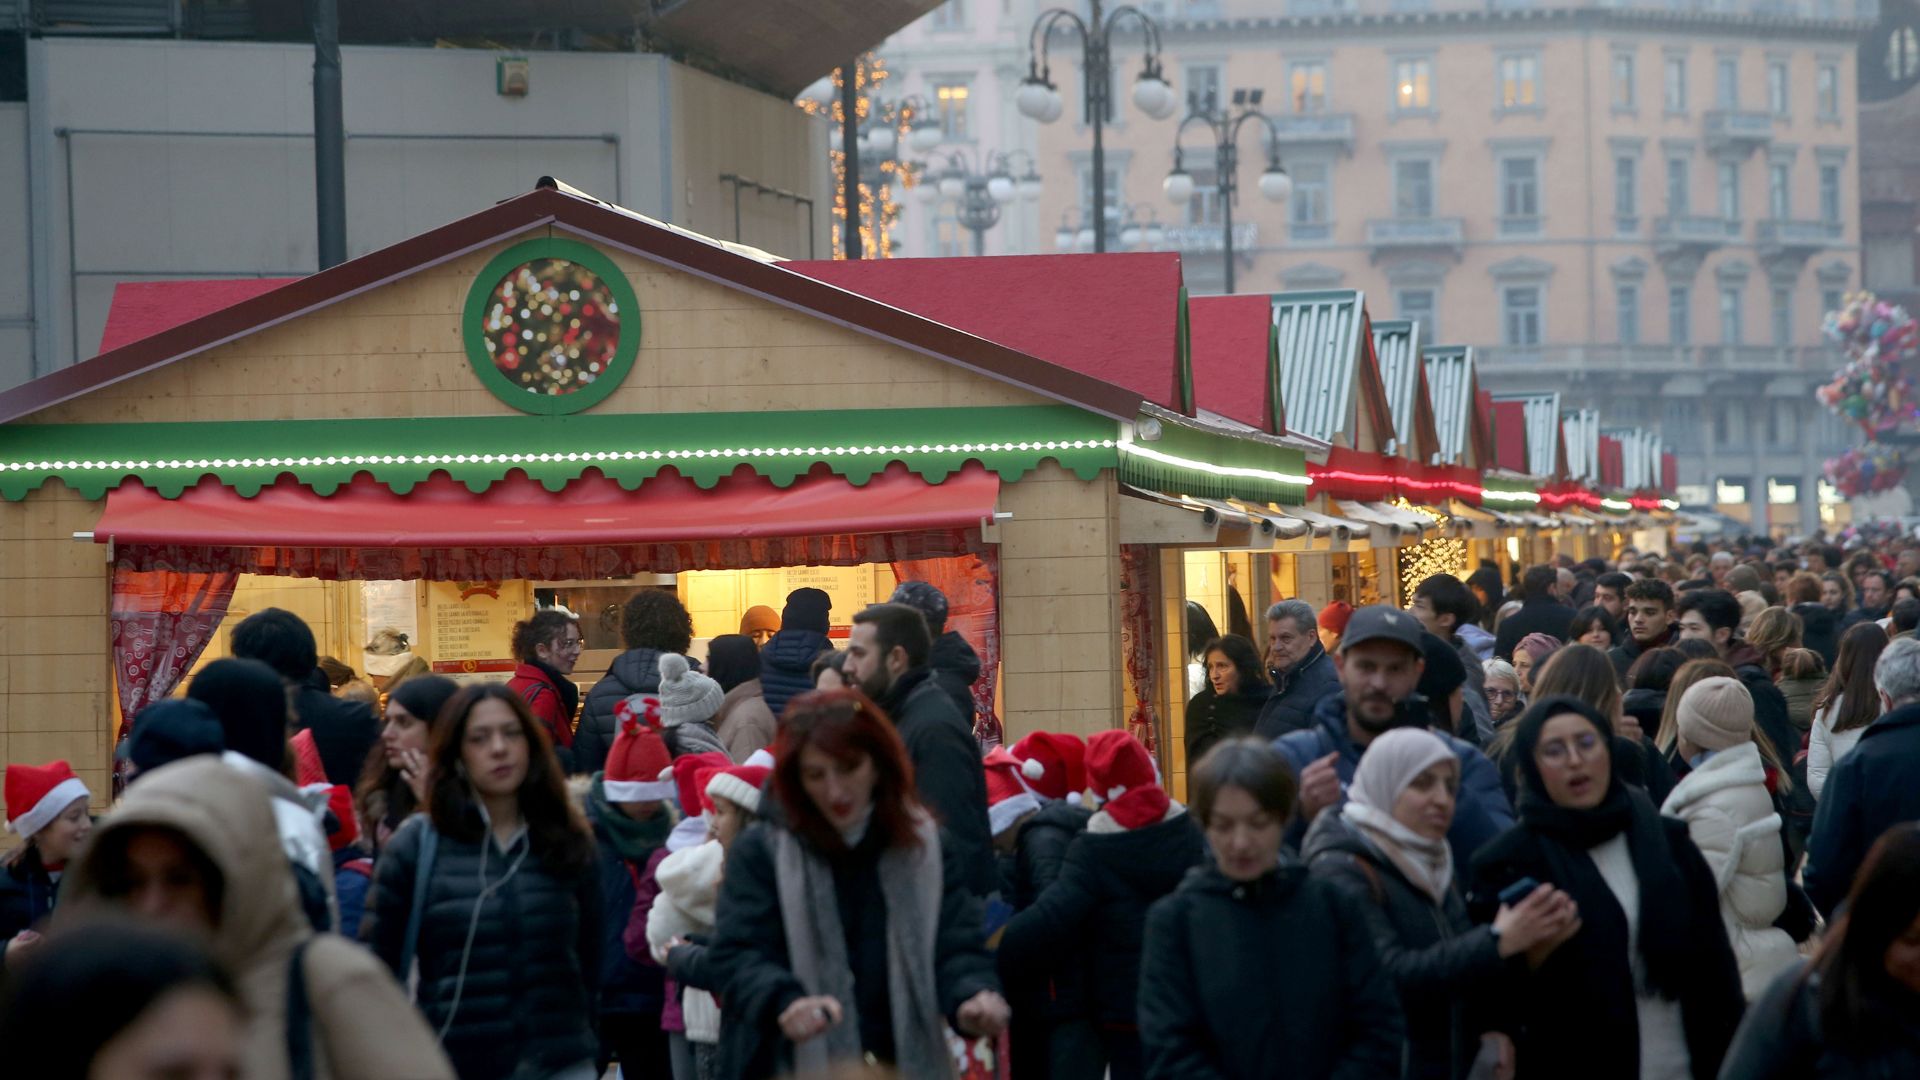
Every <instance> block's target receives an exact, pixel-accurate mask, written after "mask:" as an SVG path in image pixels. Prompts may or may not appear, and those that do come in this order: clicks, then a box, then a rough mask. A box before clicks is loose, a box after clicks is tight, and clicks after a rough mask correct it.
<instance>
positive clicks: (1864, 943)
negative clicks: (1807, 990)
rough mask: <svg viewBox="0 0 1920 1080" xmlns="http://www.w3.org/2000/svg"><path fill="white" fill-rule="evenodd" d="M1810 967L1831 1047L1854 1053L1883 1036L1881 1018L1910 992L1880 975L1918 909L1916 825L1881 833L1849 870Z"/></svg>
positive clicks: (1897, 1010) (1865, 1051)
mask: <svg viewBox="0 0 1920 1080" xmlns="http://www.w3.org/2000/svg"><path fill="white" fill-rule="evenodd" d="M1842 910H1843V912H1844V913H1843V914H1841V915H1840V916H1839V917H1838V918H1836V919H1835V920H1834V924H1833V927H1832V929H1830V930H1829V931H1828V933H1827V937H1826V940H1825V941H1824V942H1822V943H1821V945H1820V951H1819V953H1818V954H1817V955H1816V957H1815V959H1814V961H1813V966H1814V970H1816V971H1818V972H1819V973H1820V1027H1821V1029H1822V1032H1823V1033H1824V1035H1825V1036H1826V1040H1825V1041H1826V1042H1827V1044H1828V1045H1829V1046H1832V1047H1833V1048H1834V1049H1836V1050H1839V1051H1842V1052H1844V1053H1846V1054H1848V1055H1849V1056H1850V1057H1851V1056H1854V1055H1858V1056H1859V1057H1860V1058H1863V1059H1864V1058H1868V1057H1871V1053H1870V1051H1871V1050H1872V1048H1874V1047H1875V1046H1877V1045H1879V1043H1880V1040H1883V1039H1886V1038H1888V1035H1887V1034H1885V1033H1886V1032H1887V1031H1888V1018H1889V1017H1893V1016H1898V1015H1901V1014H1902V1013H1903V1011H1904V1010H1905V1008H1906V1007H1907V1006H1906V1002H1907V1001H1908V1000H1909V999H1910V997H1911V993H1910V992H1909V991H1908V990H1907V989H1906V988H1905V987H1903V986H1901V985H1900V984H1899V983H1896V982H1895V981H1894V980H1893V978H1892V977H1891V976H1889V975H1888V974H1887V960H1886V957H1887V948H1888V947H1889V946H1891V945H1892V944H1893V943H1894V942H1895V941H1897V940H1899V938H1900V937H1901V935H1903V934H1905V933H1906V931H1907V928H1908V927H1910V926H1912V925H1913V920H1914V916H1915V915H1916V914H1920V825H1916V824H1914V823H1912V822H1907V823H1904V824H1900V825H1895V826H1893V827H1892V828H1890V829H1888V830H1887V831H1886V832H1885V833H1882V834H1881V836H1880V839H1879V840H1877V841H1875V842H1874V845H1873V848H1872V850H1870V851H1869V852H1867V859H1866V862H1865V863H1863V864H1862V865H1861V867H1860V872H1859V873H1858V874H1856V875H1854V878H1853V888H1852V890H1851V891H1849V892H1848V894H1847V902H1846V905H1845V907H1844V908H1843V909H1842Z"/></svg>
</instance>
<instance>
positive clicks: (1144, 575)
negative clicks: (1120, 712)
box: [1120, 544, 1159, 759]
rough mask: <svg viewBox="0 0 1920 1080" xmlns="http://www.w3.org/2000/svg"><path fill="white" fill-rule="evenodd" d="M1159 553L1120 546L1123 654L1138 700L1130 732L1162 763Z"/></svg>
mask: <svg viewBox="0 0 1920 1080" xmlns="http://www.w3.org/2000/svg"><path fill="white" fill-rule="evenodd" d="M1156 551H1157V549H1156V548H1154V547H1153V546H1151V545H1148V544H1122V545H1120V654H1121V658H1122V663H1123V664H1124V665H1125V667H1126V675H1127V687H1128V689H1130V690H1131V691H1132V692H1133V700H1134V705H1133V712H1132V713H1130V714H1128V716H1127V730H1128V731H1129V732H1131V733H1132V734H1133V737H1134V738H1136V739H1139V740H1140V742H1141V743H1142V744H1144V745H1145V746H1146V748H1147V752H1148V753H1150V754H1153V755H1154V756H1155V758H1156V759H1158V757H1159V746H1158V743H1159V738H1158V737H1157V736H1156V734H1155V731H1156V728H1155V727H1154V716H1153V680H1154V665H1155V663H1156V662H1157V658H1156V656H1155V650H1154V642H1155V641H1157V640H1158V638H1157V637H1156V636H1155V632H1154V618H1153V616H1154V611H1155V609H1156V605H1155V604H1154V589H1153V564H1154V559H1155V557H1156Z"/></svg>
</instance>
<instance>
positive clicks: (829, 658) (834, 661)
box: [807, 649, 853, 686]
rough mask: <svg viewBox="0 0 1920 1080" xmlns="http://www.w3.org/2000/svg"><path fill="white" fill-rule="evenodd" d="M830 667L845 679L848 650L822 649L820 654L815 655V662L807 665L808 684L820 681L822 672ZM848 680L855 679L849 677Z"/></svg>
mask: <svg viewBox="0 0 1920 1080" xmlns="http://www.w3.org/2000/svg"><path fill="white" fill-rule="evenodd" d="M828 668H832V669H833V670H834V671H836V672H838V673H839V675H840V677H841V678H843V679H845V678H846V675H847V651H846V650H845V649H821V650H820V655H819V656H816V657H814V658H813V663H812V664H810V665H808V666H807V685H808V686H812V685H814V684H815V683H818V682H819V681H820V673H821V672H823V671H825V670H827V669H828ZM847 681H848V682H852V681H853V680H852V679H847Z"/></svg>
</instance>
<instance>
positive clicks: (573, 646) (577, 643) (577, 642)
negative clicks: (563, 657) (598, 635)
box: [555, 637, 587, 652]
mask: <svg viewBox="0 0 1920 1080" xmlns="http://www.w3.org/2000/svg"><path fill="white" fill-rule="evenodd" d="M555 644H557V645H559V646H560V651H561V652H579V651H580V650H582V649H584V648H586V647H587V639H585V638H577V637H575V638H567V639H565V640H564V641H559V642H555Z"/></svg>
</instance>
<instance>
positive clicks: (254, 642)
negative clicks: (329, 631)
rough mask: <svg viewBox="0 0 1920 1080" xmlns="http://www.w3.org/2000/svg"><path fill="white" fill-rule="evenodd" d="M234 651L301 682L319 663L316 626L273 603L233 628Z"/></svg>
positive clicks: (280, 674)
mask: <svg viewBox="0 0 1920 1080" xmlns="http://www.w3.org/2000/svg"><path fill="white" fill-rule="evenodd" d="M231 644H232V648H233V655H235V656H237V657H239V658H240V659H242V660H259V661H261V662H262V663H264V664H266V665H267V666H268V667H270V668H272V669H273V670H274V671H275V672H276V673H278V674H279V676H280V677H281V678H283V679H286V680H287V681H289V682H301V681H304V680H305V679H306V677H307V676H308V675H309V674H311V673H312V672H313V669H314V668H315V667H317V666H318V665H319V663H320V650H319V647H318V646H316V645H315V644H314V641H313V629H312V628H311V627H309V626H308V625H307V624H306V621H305V620H304V619H302V618H300V616H298V615H295V614H294V613H293V612H291V611H288V610H286V609H285V608H277V607H270V608H267V609H266V610H265V611H256V612H254V613H253V614H251V615H249V616H247V617H246V618H244V619H241V620H240V625H238V626H236V627H234V628H233V638H232V642H231Z"/></svg>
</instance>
